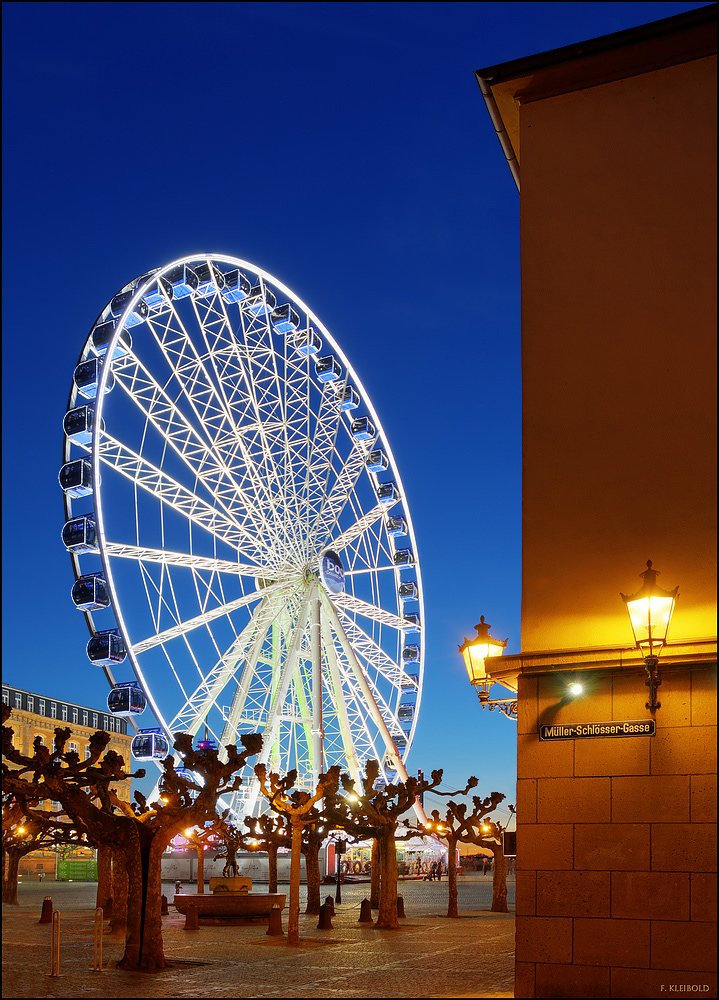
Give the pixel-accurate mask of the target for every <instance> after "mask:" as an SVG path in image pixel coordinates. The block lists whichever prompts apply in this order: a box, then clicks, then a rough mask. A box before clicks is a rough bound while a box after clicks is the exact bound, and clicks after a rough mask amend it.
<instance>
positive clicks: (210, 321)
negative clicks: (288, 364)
mask: <svg viewBox="0 0 719 1000" xmlns="http://www.w3.org/2000/svg"><path fill="white" fill-rule="evenodd" d="M193 306H194V309H195V315H196V317H197V320H198V323H199V325H200V328H201V330H202V336H203V340H204V344H205V347H206V349H207V352H208V356H209V358H210V359H211V363H212V367H213V371H214V374H215V381H216V382H217V384H218V385H219V387H220V392H221V394H222V399H223V402H224V406H225V409H226V411H227V413H228V414H229V416H230V422H231V427H232V428H233V429H234V428H239V429H240V432H239V433H238V434H237V438H238V442H239V445H240V449H239V450H240V452H241V458H242V463H243V467H244V469H245V470H246V475H247V476H248V478H249V479H250V480H251V483H252V486H253V489H254V490H255V492H256V494H257V496H258V497H262V498H263V499H264V502H265V504H266V505H267V507H268V509H269V510H270V511H271V512H272V515H273V523H274V525H275V530H276V531H277V530H278V525H280V524H282V523H283V522H282V517H283V513H282V512H278V511H277V510H276V508H274V507H273V506H272V499H273V493H274V491H276V489H277V487H278V485H279V484H280V475H279V471H278V469H277V466H276V463H275V458H274V450H275V449H273V448H272V447H271V443H270V438H271V437H273V436H274V437H276V436H277V434H278V433H279V435H280V438H282V437H283V436H284V435H285V434H286V429H285V423H286V422H285V418H284V413H283V410H282V406H281V392H280V380H279V375H278V372H277V367H276V363H275V364H274V369H273V377H274V393H275V394H274V398H273V399H272V401H271V402H270V405H269V406H265V407H263V401H262V400H261V399H258V393H257V381H258V378H257V374H256V373H255V372H253V365H258V352H257V351H249V350H246V349H243V345H242V343H241V342H240V341H239V340H238V338H237V337H236V336H235V333H234V330H233V326H232V323H231V322H230V319H229V315H228V312H227V305H226V303H225V302H224V301H223V300H222V298H221V296H219V295H216V296H215V298H214V299H213V300H212V301H211V302H210V303H209V304H207V305H206V306H205V307H204V309H205V311H204V314H203V313H202V312H201V309H202V308H203V307H201V306H200V303H199V302H198V301H197V300H193ZM217 306H219V309H218V308H217ZM210 317H211V318H210ZM240 317H241V322H242V324H243V333H244V337H245V340H246V338H247V336H248V335H251V334H255V335H258V334H259V336H260V337H261V338H268V339H269V348H270V350H267V349H266V350H265V354H266V355H269V356H270V357H271V359H272V361H273V362H274V360H275V358H274V352H273V351H272V350H271V347H272V337H271V331H270V329H269V321H268V320H267V319H266V318H265V319H264V320H263V321H258V320H257V319H255V320H254V321H250V322H249V323H248V322H247V317H246V315H245V313H244V312H243V311H242V310H240ZM264 363H265V364H266V359H265V362H264ZM259 370H260V371H261V370H262V363H261V362H260V363H259ZM228 385H230V386H232V387H233V390H232V392H231V393H229V394H228V392H227V391H226V386H228ZM250 410H251V411H252V414H253V416H252V419H251V420H250V421H249V424H248V420H247V417H248V412H249V411H250ZM272 428H274V435H273V434H272V431H271V429H272ZM250 435H258V436H259V438H260V448H259V450H258V449H256V448H255V451H254V452H253V450H252V443H253V442H252V437H251V436H250ZM283 450H284V449H283ZM258 458H259V459H260V461H259V463H258V461H257V459H258ZM273 486H274V490H273Z"/></svg>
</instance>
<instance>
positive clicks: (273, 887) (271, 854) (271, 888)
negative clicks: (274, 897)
mask: <svg viewBox="0 0 719 1000" xmlns="http://www.w3.org/2000/svg"><path fill="white" fill-rule="evenodd" d="M267 860H268V869H269V876H268V877H269V883H270V884H269V885H268V886H267V891H268V892H277V844H268V846H267Z"/></svg>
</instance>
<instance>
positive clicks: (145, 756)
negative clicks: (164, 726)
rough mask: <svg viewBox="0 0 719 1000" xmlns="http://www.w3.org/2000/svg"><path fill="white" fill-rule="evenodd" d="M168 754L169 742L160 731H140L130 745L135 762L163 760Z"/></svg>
mask: <svg viewBox="0 0 719 1000" xmlns="http://www.w3.org/2000/svg"><path fill="white" fill-rule="evenodd" d="M169 752H170V743H169V740H168V739H167V737H166V736H165V734H164V733H163V731H162V730H161V729H141V730H140V732H139V733H138V734H137V736H135V737H134V739H133V741H132V743H131V744H130V753H131V754H132V756H133V757H134V758H135V760H163V759H164V758H165V757H167V755H168V754H169Z"/></svg>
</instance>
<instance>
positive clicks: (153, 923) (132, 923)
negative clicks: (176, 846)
mask: <svg viewBox="0 0 719 1000" xmlns="http://www.w3.org/2000/svg"><path fill="white" fill-rule="evenodd" d="M138 839H139V841H140V843H139V850H137V851H128V861H129V863H128V866H127V867H128V876H129V881H130V891H129V894H128V908H127V936H126V938H125V954H124V956H123V957H122V959H121V961H120V962H119V963H118V965H119V967H120V968H121V969H130V970H134V969H148V970H150V971H152V970H154V969H164V968H167V964H168V963H167V962H166V961H165V953H164V951H163V947H162V881H161V867H160V866H161V862H162V852H163V850H164V848H165V838H164V837H158V836H153V834H152V832H151V831H146V830H143V829H142V828H140V832H139V836H138Z"/></svg>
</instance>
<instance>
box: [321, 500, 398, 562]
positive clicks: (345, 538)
mask: <svg viewBox="0 0 719 1000" xmlns="http://www.w3.org/2000/svg"><path fill="white" fill-rule="evenodd" d="M385 511H386V508H385V507H384V506H383V505H382V504H381V503H378V504H377V506H376V507H373V508H372V509H371V510H369V511H367V513H366V514H364V515H363V516H362V517H359V518H358V519H357V520H356V521H355V522H354V524H352V525H350V527H349V528H347V530H346V531H343V532H342V534H341V535H338V536H337V537H336V538H333V539H332V548H333V549H334V550H335V552H342V551H343V550H344V549H346V548H348V547H349V546H350V545H352V544H353V543H354V542H356V541H357V539H359V538H361V537H362V536H363V535H364V534H365V532H367V531H369V530H370V529H372V528H373V527H375V525H380V524H381V523H382V519H383V517H384V514H385Z"/></svg>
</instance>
